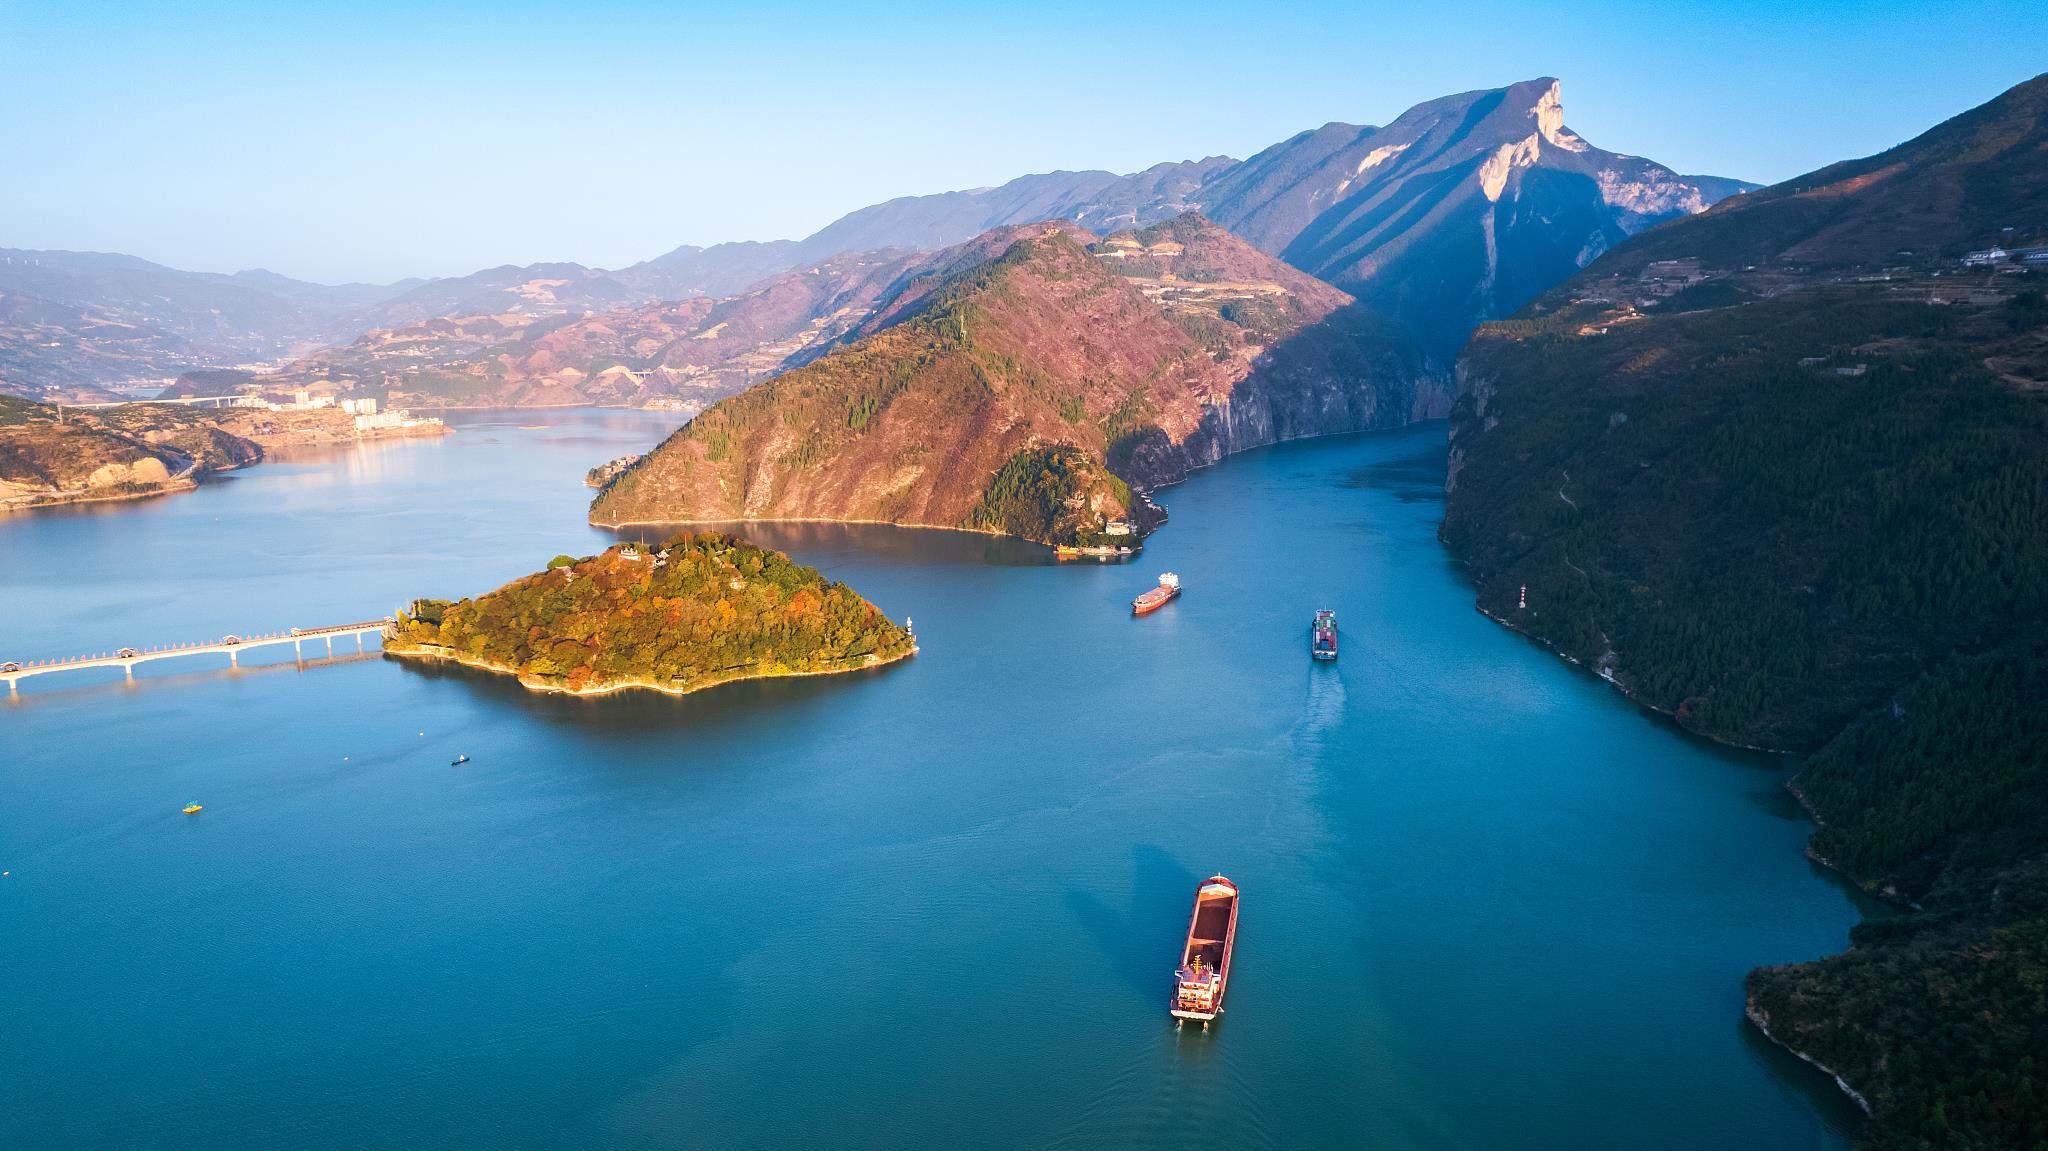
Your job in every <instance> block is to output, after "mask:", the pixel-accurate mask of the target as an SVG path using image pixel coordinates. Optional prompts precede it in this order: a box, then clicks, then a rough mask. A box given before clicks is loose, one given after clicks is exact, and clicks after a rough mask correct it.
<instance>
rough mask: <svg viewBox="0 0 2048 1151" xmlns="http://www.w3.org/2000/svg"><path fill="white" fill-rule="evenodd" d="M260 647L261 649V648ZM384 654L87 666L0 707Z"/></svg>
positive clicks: (311, 667)
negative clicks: (123, 670) (129, 670)
mask: <svg viewBox="0 0 2048 1151" xmlns="http://www.w3.org/2000/svg"><path fill="white" fill-rule="evenodd" d="M257 650H258V651H259V652H260V651H261V649H257ZM383 656H384V653H383V652H380V651H378V650H376V649H374V648H372V649H371V650H369V651H364V652H353V651H352V652H348V653H346V654H339V655H330V656H318V657H310V658H307V659H292V658H291V657H289V656H286V657H284V658H282V659H273V660H268V661H259V660H254V659H252V660H250V661H248V662H246V663H241V664H225V665H223V666H220V667H205V666H199V667H197V668H196V669H195V670H190V671H177V672H164V671H160V670H153V669H149V668H148V665H147V664H145V665H143V666H144V668H145V670H144V671H142V672H139V673H137V675H136V676H135V678H134V679H129V678H127V677H125V676H122V675H121V674H120V673H119V672H118V671H115V670H114V669H112V668H105V667H97V668H88V669H83V670H80V671H75V672H65V673H62V678H61V679H54V680H52V681H51V682H49V683H47V684H40V683H35V682H33V681H31V683H30V684H28V685H25V686H23V687H21V688H20V690H19V691H18V692H16V693H15V694H13V695H6V696H0V707H10V706H11V707H33V706H34V705H35V704H36V703H37V702H38V701H39V700H44V699H48V700H53V701H54V700H74V699H78V698H81V697H88V696H91V695H94V694H97V693H118V694H121V695H129V696H133V695H140V694H143V693H147V692H159V691H163V692H168V691H174V690H177V689H180V688H188V687H191V686H193V685H194V684H200V683H206V682H208V681H212V680H240V679H250V678H253V677H256V676H262V675H276V674H279V673H282V672H288V671H289V672H308V671H319V670H322V669H324V668H331V667H342V666H344V665H347V664H353V663H371V662H375V661H376V660H379V659H382V658H383ZM206 658H208V657H207V656H204V655H199V656H193V657H192V662H193V663H194V664H198V663H199V661H200V660H204V659H206ZM217 658H221V659H225V658H227V657H225V656H220V657H217Z"/></svg>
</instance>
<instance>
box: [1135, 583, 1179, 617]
mask: <svg viewBox="0 0 2048 1151" xmlns="http://www.w3.org/2000/svg"><path fill="white" fill-rule="evenodd" d="M1179 594H1180V577H1179V576H1177V575H1175V574H1173V573H1172V572H1162V573H1161V574H1160V576H1159V586H1158V587H1155V588H1153V589H1152V590H1151V591H1148V592H1146V593H1145V594H1144V595H1141V596H1139V597H1138V598H1137V599H1134V600H1132V601H1131V614H1132V615H1145V614H1148V613H1150V612H1155V611H1158V610H1159V609H1160V608H1163V607H1165V606H1166V605H1167V604H1169V603H1171V602H1173V599H1174V597H1175V596H1178V595H1179Z"/></svg>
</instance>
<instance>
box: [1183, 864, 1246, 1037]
mask: <svg viewBox="0 0 2048 1151" xmlns="http://www.w3.org/2000/svg"><path fill="white" fill-rule="evenodd" d="M1236 937H1237V884H1235V883H1232V882H1230V880H1228V879H1225V878H1224V877H1223V876H1220V875H1212V876H1210V877H1209V878H1208V879H1206V880H1203V881H1202V886H1200V887H1198V888H1196V889H1195V913H1194V915H1193V916H1192V917H1191V918H1190V919H1189V920H1188V941H1187V945H1186V947H1184V948H1183V949H1182V950H1181V960H1180V970H1178V971H1176V972H1175V973H1174V977H1175V983H1174V989H1173V1017H1174V1018H1175V1019H1194V1020H1198V1021H1200V1022H1201V1023H1203V1024H1204V1025H1207V1024H1208V1022H1209V1021H1210V1020H1211V1019H1214V1018H1216V1017H1217V1016H1218V1015H1220V1014H1222V1013H1223V987H1224V983H1225V982H1226V981H1227V980H1229V978H1230V945H1231V943H1232V942H1233V941H1234V940H1235V939H1236Z"/></svg>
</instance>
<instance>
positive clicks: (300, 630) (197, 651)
mask: <svg viewBox="0 0 2048 1151" xmlns="http://www.w3.org/2000/svg"><path fill="white" fill-rule="evenodd" d="M394 622H396V621H394V620H393V619H392V618H391V617H389V616H386V617H385V618H383V619H374V620H365V621H364V622H362V623H344V624H336V625H335V626H333V627H295V628H292V629H291V630H290V631H281V632H277V633H275V634H273V635H256V636H239V635H229V636H222V637H221V638H220V639H217V640H201V641H200V642H198V643H181V644H172V645H171V646H169V647H150V648H135V647H124V648H120V649H118V650H116V651H113V652H102V653H100V654H98V655H80V656H73V657H71V658H69V659H46V660H32V661H30V662H28V663H14V662H7V663H0V679H4V680H6V681H7V694H8V695H13V694H15V692H16V690H17V688H16V686H15V685H17V684H19V683H20V682H21V681H22V680H25V679H27V678H28V677H30V676H32V675H49V674H51V673H52V672H59V671H78V670H81V669H83V668H89V667H118V668H120V669H122V670H123V671H124V672H126V673H127V675H128V678H129V679H134V678H135V665H136V664H138V663H148V662H149V661H150V660H154V659H177V658H179V657H181V656H188V655H226V656H227V657H228V663H229V664H230V665H231V666H240V660H241V656H242V653H243V652H245V651H248V650H249V649H250V648H257V647H276V646H277V645H279V644H285V643H288V644H291V645H292V648H293V650H294V651H295V652H296V653H297V654H298V655H299V656H301V657H303V656H304V655H305V652H306V647H305V645H306V644H307V643H309V642H313V641H324V642H325V643H326V644H327V654H328V655H333V654H334V640H335V638H336V637H337V636H339V637H342V638H347V637H349V636H354V637H355V639H356V650H357V651H362V650H363V637H364V636H366V635H370V634H372V633H375V634H377V635H378V636H382V635H383V634H384V632H385V631H386V630H387V629H388V628H390V627H391V625H392V624H393V623H394Z"/></svg>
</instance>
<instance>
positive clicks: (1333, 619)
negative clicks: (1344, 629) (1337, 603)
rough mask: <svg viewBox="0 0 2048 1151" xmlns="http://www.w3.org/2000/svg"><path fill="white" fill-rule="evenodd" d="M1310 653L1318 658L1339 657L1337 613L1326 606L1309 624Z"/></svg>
mask: <svg viewBox="0 0 2048 1151" xmlns="http://www.w3.org/2000/svg"><path fill="white" fill-rule="evenodd" d="M1308 653H1309V654H1310V655H1312V656H1314V657H1316V658H1317V659H1336V658H1337V613H1336V612H1333V611H1330V610H1329V609H1327V608H1325V609H1324V610H1322V611H1319V612H1317V613H1316V619H1315V622H1314V623H1312V624H1310V625H1309V626H1308Z"/></svg>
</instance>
